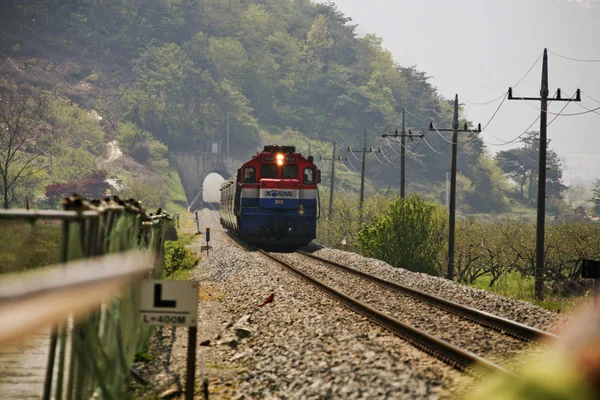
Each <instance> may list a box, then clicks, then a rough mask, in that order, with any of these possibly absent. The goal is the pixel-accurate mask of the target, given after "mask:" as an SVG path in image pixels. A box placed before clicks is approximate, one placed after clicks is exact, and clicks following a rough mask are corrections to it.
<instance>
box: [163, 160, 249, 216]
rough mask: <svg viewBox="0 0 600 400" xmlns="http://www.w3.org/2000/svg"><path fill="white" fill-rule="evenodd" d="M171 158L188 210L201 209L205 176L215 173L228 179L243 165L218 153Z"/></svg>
mask: <svg viewBox="0 0 600 400" xmlns="http://www.w3.org/2000/svg"><path fill="white" fill-rule="evenodd" d="M171 157H173V159H174V160H175V162H176V163H177V170H178V171H179V177H180V178H181V183H182V184H183V189H184V190H185V195H186V197H187V201H188V204H189V205H190V210H191V211H194V210H197V209H199V208H202V206H203V205H204V204H203V201H202V184H203V183H204V179H206V176H207V175H208V174H210V173H212V172H216V173H218V174H220V175H221V176H223V177H224V178H225V179H229V177H230V176H233V175H235V174H236V172H237V169H238V168H239V167H240V166H241V165H242V164H243V162H242V161H240V160H237V159H236V158H234V157H231V156H229V155H227V154H219V153H200V152H197V153H192V152H189V153H182V152H177V153H171Z"/></svg>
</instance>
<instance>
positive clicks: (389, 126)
mask: <svg viewBox="0 0 600 400" xmlns="http://www.w3.org/2000/svg"><path fill="white" fill-rule="evenodd" d="M400 114H402V110H400V111H398V114H396V118H394V120H393V121H392V123H391V124H389V125H388V126H387V128H385V129H384V130H383V132H381V134H382V135H385V133H386V132H387V130H388V129H390V128H391V127H392V125H394V123H395V122H396V121H397V120H398V118H399V117H400Z"/></svg>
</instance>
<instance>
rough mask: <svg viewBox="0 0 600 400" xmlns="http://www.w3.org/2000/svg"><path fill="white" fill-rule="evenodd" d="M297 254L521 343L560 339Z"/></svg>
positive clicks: (334, 263) (513, 322)
mask: <svg viewBox="0 0 600 400" xmlns="http://www.w3.org/2000/svg"><path fill="white" fill-rule="evenodd" d="M297 254H301V255H302V256H304V257H308V258H311V259H313V260H317V261H319V262H321V263H324V264H327V265H331V266H333V267H336V268H339V269H341V270H343V271H345V272H348V273H351V274H353V275H356V276H359V277H361V278H363V279H367V280H369V281H371V282H374V283H376V284H378V285H381V286H383V287H386V288H388V289H391V290H393V291H394V292H397V293H399V294H402V295H405V296H410V297H412V298H414V299H417V300H420V301H422V302H424V303H427V304H429V305H432V306H434V307H436V308H438V309H440V310H444V311H447V312H449V313H452V314H454V315H457V316H459V317H461V318H464V319H467V320H469V321H472V322H475V323H477V324H479V325H481V326H484V327H487V328H491V329H494V330H496V331H498V332H501V333H504V334H506V335H509V336H512V337H514V338H517V339H519V340H525V341H540V340H558V339H560V338H559V337H558V336H557V335H555V334H553V333H549V332H546V331H542V330H540V329H537V328H534V327H531V326H528V325H525V324H521V323H519V322H516V321H512V320H509V319H506V318H502V317H499V316H497V315H493V314H490V313H487V312H484V311H480V310H477V309H475V308H471V307H467V306H464V305H462V304H458V303H454V302H452V301H449V300H446V299H444V298H441V297H438V296H434V295H431V294H429V293H425V292H422V291H420V290H416V289H413V288H409V287H407V286H403V285H399V284H397V283H395V282H391V281H387V280H385V279H381V278H379V277H377V276H374V275H371V274H367V273H365V272H362V271H359V270H357V269H354V268H351V267H348V266H346V265H342V264H340V263H337V262H335V261H331V260H327V259H325V258H322V257H318V256H315V255H314V254H310V253H306V252H304V251H298V252H297Z"/></svg>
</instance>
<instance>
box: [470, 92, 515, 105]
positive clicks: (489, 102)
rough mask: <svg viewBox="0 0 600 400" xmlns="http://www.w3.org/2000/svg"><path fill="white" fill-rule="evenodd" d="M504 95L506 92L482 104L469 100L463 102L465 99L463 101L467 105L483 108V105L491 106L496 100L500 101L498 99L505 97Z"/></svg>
mask: <svg viewBox="0 0 600 400" xmlns="http://www.w3.org/2000/svg"><path fill="white" fill-rule="evenodd" d="M505 95H506V92H504V93H502V94H501V95H500V96H498V97H496V98H495V99H494V100H490V101H485V102H483V103H478V102H476V101H469V100H465V99H463V101H464V102H465V103H469V104H472V105H475V106H485V105H488V104H492V103H495V102H497V101H498V100H500V99H501V98H502V97H503V96H505Z"/></svg>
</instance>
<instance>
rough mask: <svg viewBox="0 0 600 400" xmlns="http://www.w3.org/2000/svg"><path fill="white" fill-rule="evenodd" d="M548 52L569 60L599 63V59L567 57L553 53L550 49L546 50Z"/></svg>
mask: <svg viewBox="0 0 600 400" xmlns="http://www.w3.org/2000/svg"><path fill="white" fill-rule="evenodd" d="M548 53H552V54H554V55H555V56H558V57H561V58H564V59H566V60H571V61H577V62H585V63H599V62H600V60H593V59H587V60H585V59H582V58H574V57H567V56H563V55H562V54H558V53H555V52H554V51H552V50H548Z"/></svg>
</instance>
